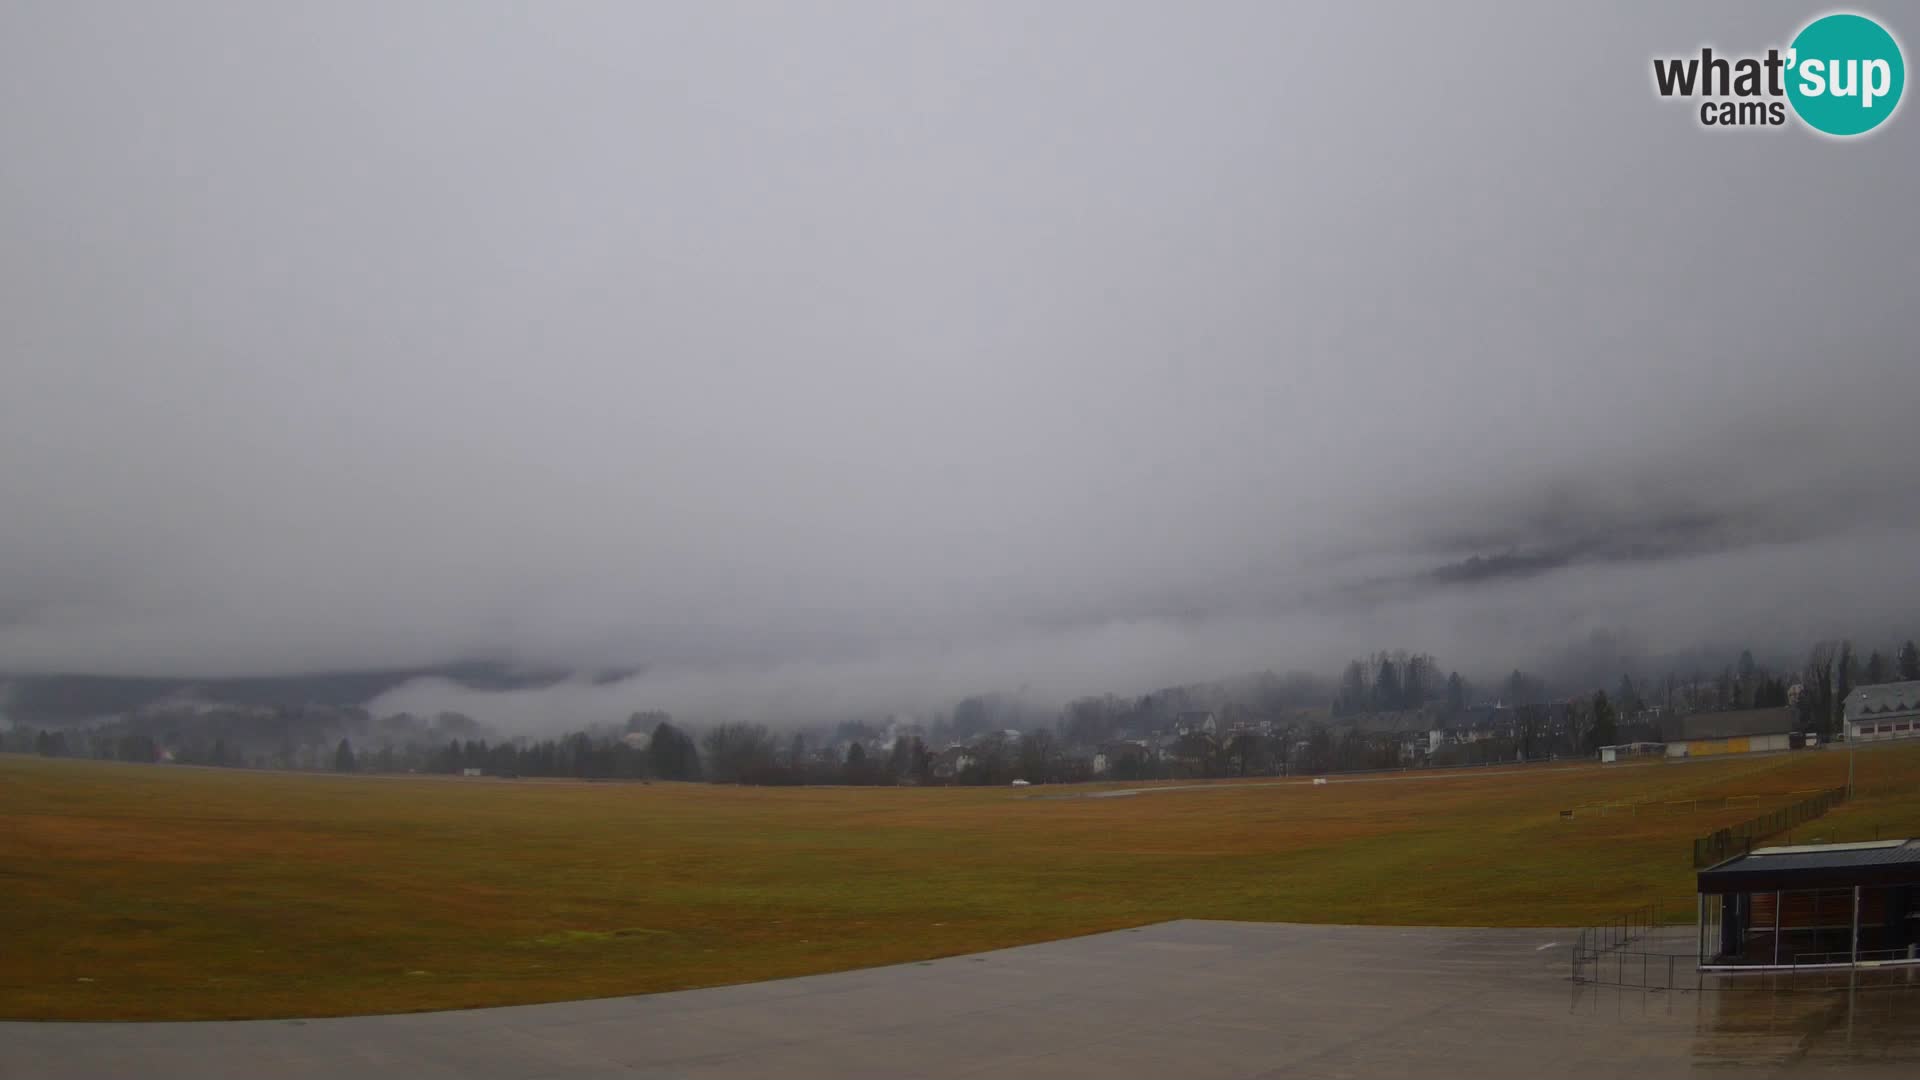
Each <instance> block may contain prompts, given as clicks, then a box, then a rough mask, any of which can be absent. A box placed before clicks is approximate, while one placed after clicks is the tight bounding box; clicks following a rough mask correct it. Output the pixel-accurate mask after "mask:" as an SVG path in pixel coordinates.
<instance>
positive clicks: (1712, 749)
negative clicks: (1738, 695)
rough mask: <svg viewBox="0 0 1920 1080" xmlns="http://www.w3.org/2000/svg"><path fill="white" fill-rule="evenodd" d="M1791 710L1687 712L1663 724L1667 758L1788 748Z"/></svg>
mask: <svg viewBox="0 0 1920 1080" xmlns="http://www.w3.org/2000/svg"><path fill="white" fill-rule="evenodd" d="M1794 726H1795V717H1794V713H1793V710H1792V709H1790V708H1787V707H1786V706H1781V707H1779V708H1775V709H1738V710H1735V711H1732V712H1706V713H1689V714H1687V715H1686V716H1677V717H1673V718H1672V719H1669V720H1668V721H1667V722H1666V724H1664V725H1663V730H1664V733H1665V735H1666V742H1667V756H1668V757H1670V758H1680V757H1705V756H1707V755H1709V754H1747V753H1755V752H1758V751H1762V750H1789V749H1792V746H1793V742H1792V735H1793V729H1794Z"/></svg>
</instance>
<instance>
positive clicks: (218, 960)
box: [0, 747, 1920, 1019]
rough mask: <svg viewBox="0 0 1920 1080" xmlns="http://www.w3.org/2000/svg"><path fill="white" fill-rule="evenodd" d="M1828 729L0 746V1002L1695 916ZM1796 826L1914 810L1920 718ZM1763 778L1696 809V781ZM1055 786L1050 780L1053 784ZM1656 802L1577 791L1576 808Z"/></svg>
mask: <svg viewBox="0 0 1920 1080" xmlns="http://www.w3.org/2000/svg"><path fill="white" fill-rule="evenodd" d="M1846 769H1847V755H1846V754H1845V753H1842V752H1835V751H1817V752H1803V753H1796V754H1783V755H1773V756H1765V757H1746V758H1740V757H1730V758H1726V759H1722V760H1712V761H1699V762H1694V763H1689V764H1672V765H1669V764H1662V763H1654V764H1646V765H1619V766H1607V767H1601V766H1597V765H1576V766H1563V767H1534V768H1530V769H1527V770H1524V771H1514V770H1508V771H1504V772H1495V771H1491V770H1473V771H1463V772H1461V773H1454V774H1447V775H1444V776H1439V777H1435V778H1430V779H1418V778H1412V777H1409V778H1394V779H1390V780H1384V781H1380V782H1355V783H1339V782H1336V783H1333V784H1329V785H1327V786H1323V787H1314V786H1310V785H1307V784H1302V783H1300V782H1298V781H1293V782H1280V783H1274V782H1269V783H1250V784H1242V785H1217V786H1212V787H1208V788H1206V789H1203V790H1167V791H1153V792H1151V793H1148V794H1142V795H1136V796H1131V797H1123V798H1101V799H1090V798H1065V799H1061V798H1048V797H1045V796H1051V795H1059V794H1064V793H1070V792H1081V793H1084V792H1088V791H1093V790H1099V789H1096V788H1063V789H1046V788H1030V789H1021V790H1010V789H1004V788H995V789H978V788H974V789H965V788H960V789H956V788H944V789H912V788H813V789H768V788H761V789H754V788H732V787H712V786H705V785H694V784H653V785H640V784H587V783H563V782H544V781H492V780H466V779H453V778H426V777H421V778H397V777H361V776H324V775H303V774H288V773H261V772H244V771H237V770H219V769H191V768H175V767H159V766H133V765H117V764H110V763H96V762H81V761H51V760H43V759H38V758H26V757H0V1017H6V1018H16V1019H17V1018H48V1019H51V1018H63V1019H193V1018H215V1017H285V1016H321V1015H337V1014H346V1013H367V1012H397V1011H405V1010H416V1009H436V1008H457V1007H467V1006H480V1005H504V1004H515V1003H525V1002H537V1001H552V1000H560V999H567V998H582V997H594V996H602V995H611V994H629V993H640V992H648V991H659V990H672V989H681V988H687V987H696V986H708V985H715V984H720V983H729V982H739V981H745V980H753V979H764V978H773V977H779V976H789V975H800V974H807V973H813V972H822V971H830V970H835V969H843V968H850V967H860V966H865V965H872V964H884V963H896V962H904V961H912V960H926V959H931V958H934V957H939V956H947V955H953V954H957V953H965V952H973V951H979V950H985V949H992V948H999V947H1003V946H1009V945H1017V944H1023V943H1030V942H1037V941H1044V940H1048V939H1052V938H1059V937H1065V936H1070V935H1075V934H1086V933H1092V932H1096V931H1103V930H1113V929H1117V928H1121V927H1128V926H1137V925H1141V924H1145V923H1150V922H1156V921H1159V920H1163V919H1171V918H1220V919H1264V920H1283V921H1301V922H1344V923H1396V924H1443V925H1497V926H1514V925H1536V926H1568V925H1579V924H1583V923H1586V922H1589V921H1597V920H1601V919H1605V918H1608V917H1610V916H1612V915H1614V914H1616V913H1618V912H1620V911H1622V910H1625V909H1627V908H1629V907H1632V906H1634V905H1637V904H1641V903H1646V902H1648V901H1650V900H1656V899H1657V900H1660V901H1663V902H1664V903H1666V904H1667V906H1668V909H1669V911H1671V912H1672V913H1673V914H1674V915H1675V916H1676V917H1689V918H1690V917H1691V912H1692V886H1691V880H1692V878H1691V873H1692V871H1691V863H1690V853H1691V847H1690V844H1689V841H1690V840H1691V839H1692V838H1693V837H1694V836H1697V835H1701V834H1703V833H1706V832H1708V831H1710V830H1712V829H1714V828H1717V827H1719V826H1722V825H1725V824H1729V823H1731V822H1733V821H1736V820H1739V819H1742V818H1745V817H1749V816H1752V815H1753V814H1756V813H1760V812H1762V811H1764V810H1768V809H1772V808H1774V807H1776V806H1780V805H1783V804H1785V803H1787V802H1790V801H1792V800H1794V799H1795V798H1796V797H1797V796H1796V795H1795V794H1794V793H1795V792H1797V791H1806V790H1808V789H1814V788H1820V787H1831V786H1835V785H1838V784H1840V783H1842V782H1844V779H1845V776H1846ZM1859 770H1860V776H1859V784H1860V785H1861V787H1862V789H1863V790H1873V791H1876V792H1878V791H1884V790H1888V789H1892V790H1890V791H1889V793H1886V794H1875V795H1872V796H1869V797H1866V798H1863V799H1861V800H1859V801H1857V802H1855V803H1854V804H1851V805H1849V806H1846V807H1844V808H1842V809H1841V810H1838V811H1836V812H1835V813H1833V814H1831V815H1829V816H1828V817H1827V818H1824V819H1821V820H1820V821H1818V822H1814V823H1811V824H1810V825H1807V826H1804V827H1803V828H1802V830H1799V832H1798V834H1797V835H1796V839H1812V838H1814V837H1815V836H1816V835H1825V836H1827V837H1828V838H1835V837H1839V838H1845V839H1860V838H1864V837H1866V836H1869V835H1871V834H1872V833H1873V832H1874V831H1875V830H1879V831H1881V832H1882V833H1884V834H1885V835H1888V836H1892V835H1905V834H1907V833H1908V832H1911V833H1916V834H1920V747H1911V748H1906V747H1891V748H1885V749H1875V750H1872V751H1863V752H1862V753H1860V754H1859ZM1726 795H1742V796H1744V795H1754V796H1759V798H1758V799H1753V800H1748V801H1746V802H1744V803H1738V804H1735V805H1733V806H1730V807H1726V808H1715V809H1701V810H1697V811H1690V810H1689V809H1687V807H1688V806H1690V805H1692V804H1691V803H1690V800H1694V799H1708V800H1711V799H1713V798H1715V797H1719V796H1726ZM1036 796H1038V797H1036ZM1603 802H1604V803H1614V804H1624V803H1635V802H1639V803H1644V804H1646V805H1644V806H1642V807H1640V808H1639V809H1637V810H1634V811H1632V812H1622V811H1620V810H1612V811H1610V812H1609V813H1608V814H1607V816H1605V817H1598V816H1595V815H1592V814H1582V815H1581V816H1579V817H1576V818H1575V819H1574V820H1573V821H1571V822H1563V821H1561V820H1560V817H1559V811H1560V810H1561V809H1562V808H1566V807H1574V806H1582V805H1591V804H1596V803H1603Z"/></svg>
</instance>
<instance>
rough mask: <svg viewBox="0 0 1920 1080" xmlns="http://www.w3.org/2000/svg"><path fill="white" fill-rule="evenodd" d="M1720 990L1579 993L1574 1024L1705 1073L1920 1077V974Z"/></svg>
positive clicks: (1746, 982)
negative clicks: (1833, 1071) (1802, 1071)
mask: <svg viewBox="0 0 1920 1080" xmlns="http://www.w3.org/2000/svg"><path fill="white" fill-rule="evenodd" d="M1755 980H1759V981H1755ZM1718 986H1719V988H1716V989H1707V990H1700V991H1696V990H1692V989H1686V990H1643V989H1639V988H1635V987H1620V986H1607V985H1595V984H1581V983H1576V984H1574V986H1573V995H1572V1007H1571V1009H1570V1010H1569V1011H1570V1017H1571V1018H1572V1019H1573V1020H1574V1021H1575V1022H1576V1023H1580V1022H1583V1021H1584V1022H1590V1023H1592V1024H1593V1025H1595V1027H1596V1028H1597V1029H1600V1030H1596V1031H1595V1032H1594V1034H1596V1035H1598V1036H1600V1037H1602V1038H1609V1039H1613V1038H1619V1039H1624V1040H1626V1041H1628V1042H1632V1043H1636V1044H1640V1047H1641V1048H1642V1049H1645V1050H1654V1049H1656V1048H1657V1049H1658V1050H1661V1051H1667V1052H1676V1053H1690V1054H1691V1055H1692V1058H1693V1062H1694V1064H1695V1065H1696V1066H1698V1067H1703V1068H1713V1067H1719V1066H1726V1067H1732V1068H1739V1067H1742V1066H1747V1067H1760V1068H1779V1067H1781V1066H1798V1067H1804V1068H1807V1069H1809V1070H1813V1069H1821V1068H1828V1067H1833V1066H1840V1067H1842V1068H1844V1067H1846V1066H1848V1065H1862V1066H1871V1067H1872V1068H1871V1071H1874V1072H1881V1071H1888V1072H1897V1073H1900V1074H1905V1075H1912V1076H1920V971H1915V970H1914V969H1911V968H1907V969H1901V970H1899V971H1887V970H1881V971H1862V972H1858V973H1851V972H1849V973H1826V974H1823V975H1819V976H1807V975H1801V976H1797V977H1795V976H1779V977H1774V976H1751V975H1748V976H1740V977H1737V979H1724V980H1719V981H1718ZM1793 1071H1796V1072H1797V1071H1799V1069H1798V1068H1795V1069H1794V1070H1793Z"/></svg>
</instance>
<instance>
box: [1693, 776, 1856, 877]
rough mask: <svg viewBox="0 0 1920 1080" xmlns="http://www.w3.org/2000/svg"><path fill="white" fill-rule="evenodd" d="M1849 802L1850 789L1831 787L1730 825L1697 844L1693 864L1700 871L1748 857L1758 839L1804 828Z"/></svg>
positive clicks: (1701, 839)
mask: <svg viewBox="0 0 1920 1080" xmlns="http://www.w3.org/2000/svg"><path fill="white" fill-rule="evenodd" d="M1846 801H1847V789H1846V788H1844V787H1837V788H1830V789H1828V790H1826V791H1822V792H1820V793H1819V794H1817V795H1814V796H1813V797H1812V798H1808V799H1802V800H1800V801H1799V802H1797V803H1791V804H1789V805H1787V806H1783V807H1781V808H1780V809H1778V810H1775V811H1773V812H1772V813H1767V814H1761V815H1760V816H1759V817H1754V818H1748V819H1747V820H1745V821H1742V822H1740V823H1739V824H1737V825H1729V826H1727V827H1726V828H1724V829H1718V830H1716V831H1714V832H1713V833H1710V834H1709V835H1706V836H1703V837H1701V838H1699V839H1698V840H1695V841H1694V842H1693V865H1694V866H1695V867H1696V868H1698V867H1702V866H1712V865H1714V864H1715V863H1721V862H1725V861H1726V860H1728V859H1731V858H1733V857H1734V856H1735V855H1744V854H1746V853H1747V852H1750V851H1752V850H1753V848H1754V842H1755V841H1756V840H1762V839H1765V838H1766V837H1769V836H1773V835H1775V834H1776V833H1783V832H1786V831H1787V830H1788V829H1791V828H1793V827H1794V826H1796V825H1803V824H1805V823H1807V822H1809V821H1812V820H1813V819H1814V818H1817V817H1819V816H1820V815H1822V814H1824V813H1826V812H1827V811H1829V810H1831V809H1833V808H1834V807H1836V806H1839V805H1840V804H1841V803H1843V802H1846Z"/></svg>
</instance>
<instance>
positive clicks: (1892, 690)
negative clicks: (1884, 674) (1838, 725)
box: [1846, 682, 1920, 742]
mask: <svg viewBox="0 0 1920 1080" xmlns="http://www.w3.org/2000/svg"><path fill="white" fill-rule="evenodd" d="M1846 724H1847V739H1848V741H1850V742H1851V741H1858V742H1878V741H1880V740H1882V739H1911V738H1913V737H1915V736H1920V682H1896V683H1880V684H1879V685H1877V686H1862V687H1860V688H1859V689H1858V690H1855V691H1854V692H1853V693H1851V694H1848V695H1847V705H1846Z"/></svg>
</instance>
